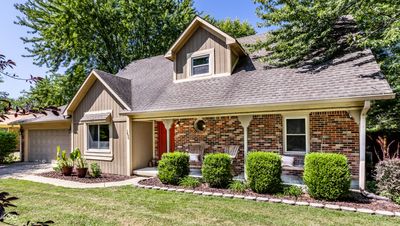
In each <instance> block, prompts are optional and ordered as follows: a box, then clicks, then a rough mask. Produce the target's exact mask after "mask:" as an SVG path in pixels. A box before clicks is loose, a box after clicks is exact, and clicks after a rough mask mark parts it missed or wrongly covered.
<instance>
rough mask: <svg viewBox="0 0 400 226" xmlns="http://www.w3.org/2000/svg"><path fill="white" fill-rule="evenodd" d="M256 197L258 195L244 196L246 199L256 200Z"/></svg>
mask: <svg viewBox="0 0 400 226" xmlns="http://www.w3.org/2000/svg"><path fill="white" fill-rule="evenodd" d="M256 198H257V197H255V196H246V197H244V199H246V200H256Z"/></svg>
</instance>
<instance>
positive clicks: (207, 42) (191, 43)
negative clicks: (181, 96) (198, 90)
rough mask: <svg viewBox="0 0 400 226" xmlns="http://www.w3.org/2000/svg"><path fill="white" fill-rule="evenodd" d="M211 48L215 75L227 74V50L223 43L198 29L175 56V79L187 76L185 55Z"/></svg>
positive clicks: (203, 30)
mask: <svg viewBox="0 0 400 226" xmlns="http://www.w3.org/2000/svg"><path fill="white" fill-rule="evenodd" d="M211 48H214V71H215V74H223V73H229V72H230V71H229V69H228V68H229V66H228V65H227V64H228V61H229V60H228V59H227V56H228V54H227V51H229V50H228V49H227V46H226V44H225V42H224V41H222V40H221V39H219V38H217V37H216V36H214V35H213V34H211V33H210V32H208V31H206V30H205V29H203V28H201V27H199V28H198V29H197V30H196V31H195V32H194V34H193V35H192V37H190V38H189V40H188V41H187V42H186V43H185V45H184V46H183V47H182V48H181V49H180V50H179V52H178V53H177V54H176V68H175V70H176V79H177V80H178V79H184V78H187V77H188V76H189V75H188V74H187V65H186V64H187V60H188V58H187V54H189V53H193V52H196V51H199V50H206V49H211Z"/></svg>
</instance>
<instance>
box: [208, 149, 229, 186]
mask: <svg viewBox="0 0 400 226" xmlns="http://www.w3.org/2000/svg"><path fill="white" fill-rule="evenodd" d="M231 164H232V163H231V158H230V157H229V155H228V154H224V153H215V154H208V155H206V156H205V158H204V161H203V166H202V169H201V171H202V174H203V178H204V180H205V181H206V182H207V183H208V184H209V185H210V187H213V188H226V187H227V186H228V185H229V184H230V183H231V181H232V178H233V176H232V172H231V169H232V168H231Z"/></svg>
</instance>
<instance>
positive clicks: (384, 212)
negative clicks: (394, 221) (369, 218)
mask: <svg viewBox="0 0 400 226" xmlns="http://www.w3.org/2000/svg"><path fill="white" fill-rule="evenodd" d="M375 214H376V215H381V216H388V217H394V213H393V212H391V211H385V210H375Z"/></svg>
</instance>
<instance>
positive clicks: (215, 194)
mask: <svg viewBox="0 0 400 226" xmlns="http://www.w3.org/2000/svg"><path fill="white" fill-rule="evenodd" d="M212 195H213V196H216V197H222V195H223V194H222V193H219V192H214V193H213V194H212Z"/></svg>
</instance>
